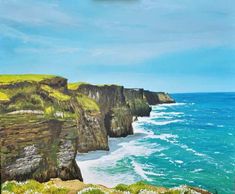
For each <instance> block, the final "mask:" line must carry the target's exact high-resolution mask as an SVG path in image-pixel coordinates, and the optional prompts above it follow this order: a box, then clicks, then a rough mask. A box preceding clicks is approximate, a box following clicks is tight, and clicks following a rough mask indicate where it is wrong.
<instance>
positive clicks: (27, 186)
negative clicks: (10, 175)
mask: <svg viewBox="0 0 235 194" xmlns="http://www.w3.org/2000/svg"><path fill="white" fill-rule="evenodd" d="M1 189H2V193H3V194H9V193H14V194H22V193H30V194H31V193H42V194H51V193H54V194H77V193H78V194H106V193H107V194H124V193H125V194H126V193H130V194H139V193H140V194H154V193H161V194H196V193H197V194H198V193H199V194H200V193H201V194H209V192H207V191H204V190H201V189H198V188H190V187H187V186H184V187H178V188H172V189H167V188H164V187H156V186H152V185H147V184H145V183H143V182H137V183H135V184H132V185H124V184H120V185H117V186H116V187H114V188H107V187H105V186H102V185H92V184H84V183H83V182H80V181H78V180H71V181H61V180H60V179H52V180H50V181H49V182H46V183H39V182H37V181H35V180H28V181H26V182H23V183H19V182H16V181H10V182H5V183H4V184H2V185H1Z"/></svg>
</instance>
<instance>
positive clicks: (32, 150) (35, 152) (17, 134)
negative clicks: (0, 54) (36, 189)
mask: <svg viewBox="0 0 235 194" xmlns="http://www.w3.org/2000/svg"><path fill="white" fill-rule="evenodd" d="M50 79H52V82H51V83H50V81H49V80H50ZM47 84H48V85H47ZM66 84H67V81H66V79H63V78H59V77H52V78H48V77H46V78H44V77H30V78H29V77H28V76H26V77H24V76H19V77H18V76H16V77H15V79H13V78H11V77H10V78H9V77H7V79H4V78H2V79H1V77H0V120H1V122H0V136H1V182H3V181H6V180H26V179H29V178H33V179H36V180H38V181H47V180H49V179H50V178H53V177H60V178H61V179H63V180H68V179H75V178H76V179H79V180H82V176H81V173H80V170H79V167H78V166H77V164H76V161H75V156H76V154H77V149H78V147H77V140H78V128H77V120H78V119H77V118H78V115H77V114H76V113H75V111H74V109H73V107H72V104H74V102H73V99H72V98H71V97H70V96H69V95H68V93H66V92H65V91H66V90H67V85H66ZM54 86H55V88H53V87H54Z"/></svg>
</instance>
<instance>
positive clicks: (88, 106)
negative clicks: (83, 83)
mask: <svg viewBox="0 0 235 194" xmlns="http://www.w3.org/2000/svg"><path fill="white" fill-rule="evenodd" d="M77 101H78V103H79V104H80V105H81V106H82V107H83V108H84V109H85V110H90V111H99V110H100V108H99V105H98V104H97V103H96V102H95V101H94V100H93V99H91V98H89V97H87V96H86V95H84V94H78V95H77Z"/></svg>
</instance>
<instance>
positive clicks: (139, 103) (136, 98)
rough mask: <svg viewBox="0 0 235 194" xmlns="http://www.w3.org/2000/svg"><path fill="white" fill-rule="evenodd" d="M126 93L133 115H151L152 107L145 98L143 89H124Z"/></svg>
mask: <svg viewBox="0 0 235 194" xmlns="http://www.w3.org/2000/svg"><path fill="white" fill-rule="evenodd" d="M124 95H125V99H126V102H127V104H128V105H129V107H130V109H131V113H132V115H133V116H139V117H143V116H149V115H150V112H151V107H150V106H149V105H148V103H147V101H146V99H145V98H144V90H143V89H139V88H137V89H124Z"/></svg>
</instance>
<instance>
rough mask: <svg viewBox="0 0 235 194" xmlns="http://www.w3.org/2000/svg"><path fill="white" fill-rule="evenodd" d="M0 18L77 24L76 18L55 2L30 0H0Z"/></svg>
mask: <svg viewBox="0 0 235 194" xmlns="http://www.w3.org/2000/svg"><path fill="white" fill-rule="evenodd" d="M0 18H1V19H4V20H8V21H13V22H17V23H21V24H30V25H58V24H59V25H77V24H78V20H77V19H74V18H73V17H72V16H70V15H68V14H66V13H65V12H64V11H62V10H60V9H59V7H58V6H57V5H56V4H51V3H43V2H42V1H32V0H24V1H19V0H0Z"/></svg>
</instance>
